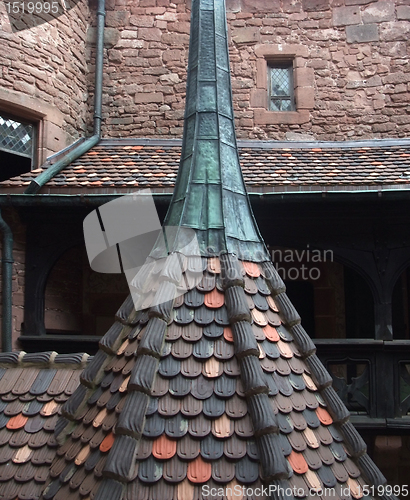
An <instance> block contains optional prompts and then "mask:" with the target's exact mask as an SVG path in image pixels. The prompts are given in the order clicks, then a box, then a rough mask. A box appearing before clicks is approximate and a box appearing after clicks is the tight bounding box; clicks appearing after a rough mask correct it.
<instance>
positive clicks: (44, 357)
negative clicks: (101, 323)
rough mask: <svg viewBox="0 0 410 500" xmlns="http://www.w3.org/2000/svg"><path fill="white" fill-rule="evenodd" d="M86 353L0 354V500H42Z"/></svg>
mask: <svg viewBox="0 0 410 500" xmlns="http://www.w3.org/2000/svg"><path fill="white" fill-rule="evenodd" d="M87 358H88V355H87V354H75V355H57V353H55V352H54V353H52V352H47V353H38V354H25V353H24V352H21V353H19V352H14V353H4V354H0V398H1V399H0V498H1V499H4V500H15V499H17V498H18V499H21V500H31V499H33V500H34V499H38V498H40V496H41V492H42V491H43V490H44V488H45V485H46V484H47V482H48V480H49V469H50V465H51V463H52V462H53V460H54V458H55V456H56V452H57V442H56V440H55V438H54V428H55V425H56V422H57V420H58V418H59V413H60V410H61V407H62V405H63V404H64V403H65V401H67V400H68V398H69V397H70V396H71V394H72V393H73V392H74V391H75V389H76V388H77V387H78V385H79V380H80V374H81V372H82V369H83V368H84V367H85V365H86V361H87Z"/></svg>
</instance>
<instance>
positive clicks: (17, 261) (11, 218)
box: [0, 209, 26, 350]
mask: <svg viewBox="0 0 410 500" xmlns="http://www.w3.org/2000/svg"><path fill="white" fill-rule="evenodd" d="M2 217H3V218H4V220H5V221H6V222H7V224H8V225H9V226H10V228H11V230H12V232H13V260H14V262H13V272H12V347H13V349H20V347H19V344H18V341H17V339H18V337H19V336H20V335H21V334H22V331H23V321H24V283H25V261H26V252H25V249H26V226H25V224H23V223H22V222H21V219H20V216H19V215H18V213H17V211H16V210H13V209H4V210H2ZM1 279H2V269H1V266H0V283H1ZM2 311H3V300H2V294H1V290H0V320H1V314H2ZM0 345H1V339H0ZM0 350H1V348H0Z"/></svg>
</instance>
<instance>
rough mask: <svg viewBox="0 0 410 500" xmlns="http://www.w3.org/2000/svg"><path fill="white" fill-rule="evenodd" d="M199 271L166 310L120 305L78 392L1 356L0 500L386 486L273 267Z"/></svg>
mask: <svg viewBox="0 0 410 500" xmlns="http://www.w3.org/2000/svg"><path fill="white" fill-rule="evenodd" d="M193 265H194V264H193V263H192V261H191V259H187V260H185V262H184V265H183V272H182V273H180V275H179V277H178V280H179V281H177V282H175V281H171V282H170V281H163V282H162V283H161V284H160V285H159V286H158V290H157V293H158V294H159V295H160V294H161V293H163V291H162V288H163V287H168V288H169V286H170V285H171V283H173V286H174V287H175V286H176V285H178V283H181V282H184V280H185V279H186V273H189V272H190V271H191V270H192V267H193ZM195 265H196V267H198V260H196V264H195ZM200 267H201V270H203V272H204V277H203V279H202V281H201V282H200V283H199V284H198V285H197V286H196V287H195V288H193V289H192V290H190V291H189V292H187V293H186V294H185V295H183V296H182V297H178V298H177V299H175V301H170V302H167V303H164V304H161V305H159V306H152V307H149V308H148V309H145V310H143V311H139V312H136V311H135V309H134V304H133V302H132V300H131V298H130V297H129V298H128V299H127V300H126V301H125V303H124V304H123V306H122V307H121V308H120V310H119V311H118V313H117V315H116V321H115V322H114V324H113V326H112V327H111V328H110V329H109V331H108V332H107V334H106V335H105V336H104V337H103V339H102V340H101V341H100V350H99V352H98V353H97V354H96V356H95V357H94V358H93V359H92V361H91V362H90V363H89V364H88V366H87V368H86V369H85V370H84V371H83V373H82V374H81V377H80V384H78V374H79V371H78V370H76V369H75V368H73V367H70V365H67V366H64V369H61V370H58V369H57V371H56V367H57V364H58V363H57V361H58V360H59V358H58V356H57V357H56V358H54V360H53V361H50V360H49V361H47V360H46V365H44V367H43V368H41V367H40V368H39V367H36V364H35V363H36V360H35V359H34V358H31V356H34V357H35V356H36V355H25V356H24V358H23V361H21V360H18V356H19V355H18V354H11V355H2V356H1V358H0V361H1V362H2V366H6V367H8V368H6V369H3V370H2V373H3V378H4V377H5V380H4V382H3V380H2V381H1V382H2V383H1V392H2V403H1V404H2V414H1V420H0V423H1V425H2V426H3V429H2V430H1V431H0V441H1V449H0V462H1V463H0V496H1V495H3V496H2V498H10V500H11V499H15V498H20V499H27V500H29V499H37V498H39V495H40V493H41V492H43V498H44V499H45V500H51V499H56V500H58V499H63V498H68V499H81V498H88V497H90V498H94V499H95V500H102V499H107V498H110V500H117V499H118V500H120V499H121V500H122V499H124V500H125V499H129V500H140V499H141V500H142V499H155V498H158V499H170V500H171V499H175V500H177V499H180V500H196V499H198V500H199V499H200V498H202V496H201V488H202V487H203V486H205V485H206V486H207V487H208V488H211V487H215V488H232V491H235V490H234V488H235V486H237V487H238V488H242V487H246V488H250V487H251V488H254V491H255V488H259V487H261V485H262V483H261V481H266V483H267V484H272V485H273V486H277V487H279V486H280V487H282V488H288V487H289V488H295V489H297V490H298V496H299V497H301V498H303V497H304V496H308V490H309V488H323V487H325V486H326V487H334V488H335V495H334V498H335V499H336V500H337V499H342V498H345V495H344V494H343V493H342V491H341V489H342V488H345V487H347V486H348V487H350V491H351V492H352V495H353V496H354V497H355V498H361V496H362V494H361V493H360V487H361V486H362V485H364V484H382V483H383V482H384V478H383V476H382V475H381V474H380V472H379V471H378V469H377V468H376V467H375V466H374V464H373V463H372V461H371V460H370V458H369V457H368V456H367V455H366V453H365V451H366V446H365V444H364V442H363V441H362V439H361V438H360V436H359V434H358V433H357V431H356V430H355V429H354V427H353V426H352V425H351V423H350V422H349V421H348V417H349V413H348V411H347V410H346V408H345V406H344V405H343V403H342V402H341V400H340V399H339V398H338V396H337V394H336V393H335V391H334V390H333V389H332V387H331V385H330V384H331V377H330V375H329V374H328V373H327V371H326V370H325V369H324V367H323V365H322V364H321V363H320V361H319V360H318V358H317V357H316V354H315V348H314V345H313V343H312V341H311V340H310V338H309V337H308V335H307V334H306V332H305V331H304V330H303V328H302V327H301V325H300V318H299V316H298V314H297V312H296V311H295V310H294V308H293V306H292V304H291V303H290V301H289V299H288V298H287V296H286V294H285V293H284V286H283V283H282V282H281V280H280V278H279V276H278V275H277V274H276V272H275V270H274V268H273V266H272V265H271V264H269V263H264V264H254V263H248V262H239V261H236V260H234V259H233V258H232V257H230V256H224V257H223V260H222V261H220V260H219V258H212V259H206V258H202V260H201V265H200ZM164 275H167V274H166V273H165V274H164ZM168 275H169V276H172V275H173V276H176V274H175V273H172V272H170V273H169V274H168ZM243 286H244V288H243ZM152 299H154V296H153V295H152ZM7 356H9V357H10V358H12V360H11V362H10V361H9V362H8V363H6V362H5V361H4V360H5V359H6V358H7ZM40 356H44V355H40ZM45 356H47V355H45ZM80 356H81V355H80ZM81 360H83V358H81ZM6 361H7V359H6ZM47 363H50V366H48V365H47ZM42 366H43V365H42ZM67 370H69V372H67ZM75 387H76V389H75V390H74V388H75ZM73 390H74V392H73V394H72V396H71V397H70V398H69V399H67V397H68V394H69V393H70V392H72V391H73ZM66 399H67V401H65V400H66ZM64 401H65V402H64ZM63 402H64V404H63ZM61 404H63V406H62V407H61V408H60V406H61ZM59 413H61V416H60V417H58V414H59ZM53 430H54V435H53V434H52V431H53ZM28 485H30V486H28ZM241 491H242V490H241ZM249 491H250V490H249ZM332 496H333V495H332ZM227 498H230V497H229V496H227ZM233 498H236V497H233ZM241 498H243V499H245V498H253V497H252V496H246V494H244V495H243V496H242V497H241ZM260 498H279V496H278V495H276V496H275V495H273V496H272V497H270V496H268V495H265V496H264V495H261V496H260Z"/></svg>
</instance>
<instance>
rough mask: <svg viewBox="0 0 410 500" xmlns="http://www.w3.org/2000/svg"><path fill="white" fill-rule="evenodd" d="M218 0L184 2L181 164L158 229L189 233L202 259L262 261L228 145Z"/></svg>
mask: <svg viewBox="0 0 410 500" xmlns="http://www.w3.org/2000/svg"><path fill="white" fill-rule="evenodd" d="M227 33H228V31H227V23H226V12H225V2H224V0H192V16H191V38H190V46H189V61H188V80H187V97H186V106H185V124H184V138H183V145H182V154H181V163H180V167H179V171H178V177H177V181H176V186H175V191H174V194H173V198H172V201H171V205H170V207H169V210H168V213H167V216H166V218H165V222H164V225H165V226H177V227H185V228H192V229H195V231H196V234H197V238H198V241H199V245H200V250H201V253H202V255H211V254H212V253H220V252H229V253H233V254H236V255H237V256H238V257H239V258H241V259H244V260H252V261H265V260H269V255H268V252H267V250H266V247H265V245H264V243H263V240H262V238H261V236H260V233H259V229H258V227H257V224H256V221H255V218H254V216H253V213H252V209H251V206H250V202H249V198H248V195H247V192H246V188H245V183H244V181H243V177H242V171H241V167H240V164H239V155H238V149H237V143H236V134H235V125H234V114H233V105H232V90H231V76H230V68H229V52H228V37H227Z"/></svg>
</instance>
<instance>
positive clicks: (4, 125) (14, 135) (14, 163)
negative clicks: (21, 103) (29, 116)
mask: <svg viewBox="0 0 410 500" xmlns="http://www.w3.org/2000/svg"><path fill="white" fill-rule="evenodd" d="M36 132H37V128H36V125H35V124H33V123H27V122H25V121H20V120H19V119H18V118H11V117H9V116H6V115H1V114H0V181H4V180H6V179H10V178H11V177H16V176H18V175H21V174H24V173H25V172H30V170H31V169H32V168H33V162H34V158H35V148H36Z"/></svg>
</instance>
